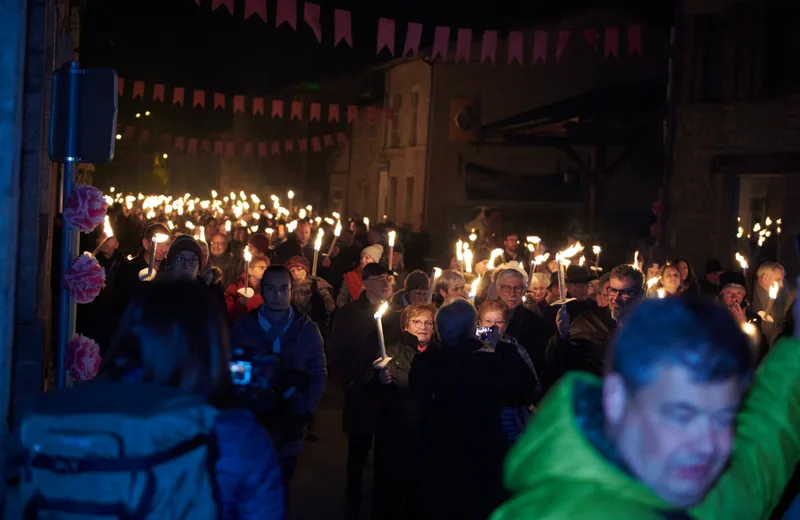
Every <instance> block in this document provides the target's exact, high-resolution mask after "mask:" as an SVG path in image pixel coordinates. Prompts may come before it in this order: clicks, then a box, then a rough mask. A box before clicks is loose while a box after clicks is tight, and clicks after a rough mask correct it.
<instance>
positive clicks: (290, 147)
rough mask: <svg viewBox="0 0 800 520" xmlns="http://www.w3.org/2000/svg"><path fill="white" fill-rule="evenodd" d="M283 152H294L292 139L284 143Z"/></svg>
mask: <svg viewBox="0 0 800 520" xmlns="http://www.w3.org/2000/svg"><path fill="white" fill-rule="evenodd" d="M283 151H285V152H293V151H294V141H292V140H291V139H287V140H286V141H284V142H283Z"/></svg>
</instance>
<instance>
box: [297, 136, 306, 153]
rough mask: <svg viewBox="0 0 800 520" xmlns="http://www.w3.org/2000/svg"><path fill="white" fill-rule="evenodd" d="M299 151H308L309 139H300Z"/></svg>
mask: <svg viewBox="0 0 800 520" xmlns="http://www.w3.org/2000/svg"><path fill="white" fill-rule="evenodd" d="M297 151H299V152H303V153H306V152H307V151H308V141H306V140H305V139H298V140H297Z"/></svg>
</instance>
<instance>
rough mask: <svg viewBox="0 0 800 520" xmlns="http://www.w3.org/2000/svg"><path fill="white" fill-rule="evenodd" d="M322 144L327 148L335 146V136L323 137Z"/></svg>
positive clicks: (326, 135)
mask: <svg viewBox="0 0 800 520" xmlns="http://www.w3.org/2000/svg"><path fill="white" fill-rule="evenodd" d="M322 142H323V143H324V144H325V147H328V146H333V136H332V135H331V134H325V135H323V136H322Z"/></svg>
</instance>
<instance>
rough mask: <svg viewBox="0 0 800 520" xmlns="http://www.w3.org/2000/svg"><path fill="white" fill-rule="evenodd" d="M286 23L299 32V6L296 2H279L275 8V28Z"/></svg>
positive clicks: (288, 0)
mask: <svg viewBox="0 0 800 520" xmlns="http://www.w3.org/2000/svg"><path fill="white" fill-rule="evenodd" d="M284 22H286V23H288V24H289V26H291V28H292V29H294V30H297V4H296V3H295V0H278V6H277V7H276V8H275V27H280V26H281V24H283V23H284Z"/></svg>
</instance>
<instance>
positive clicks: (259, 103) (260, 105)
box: [253, 97, 264, 116]
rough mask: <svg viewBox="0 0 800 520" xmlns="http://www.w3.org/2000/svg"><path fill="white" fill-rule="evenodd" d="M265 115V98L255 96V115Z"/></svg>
mask: <svg viewBox="0 0 800 520" xmlns="http://www.w3.org/2000/svg"><path fill="white" fill-rule="evenodd" d="M256 114H261V115H262V116H263V115H264V98H260V97H257V98H253V115H256Z"/></svg>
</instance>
